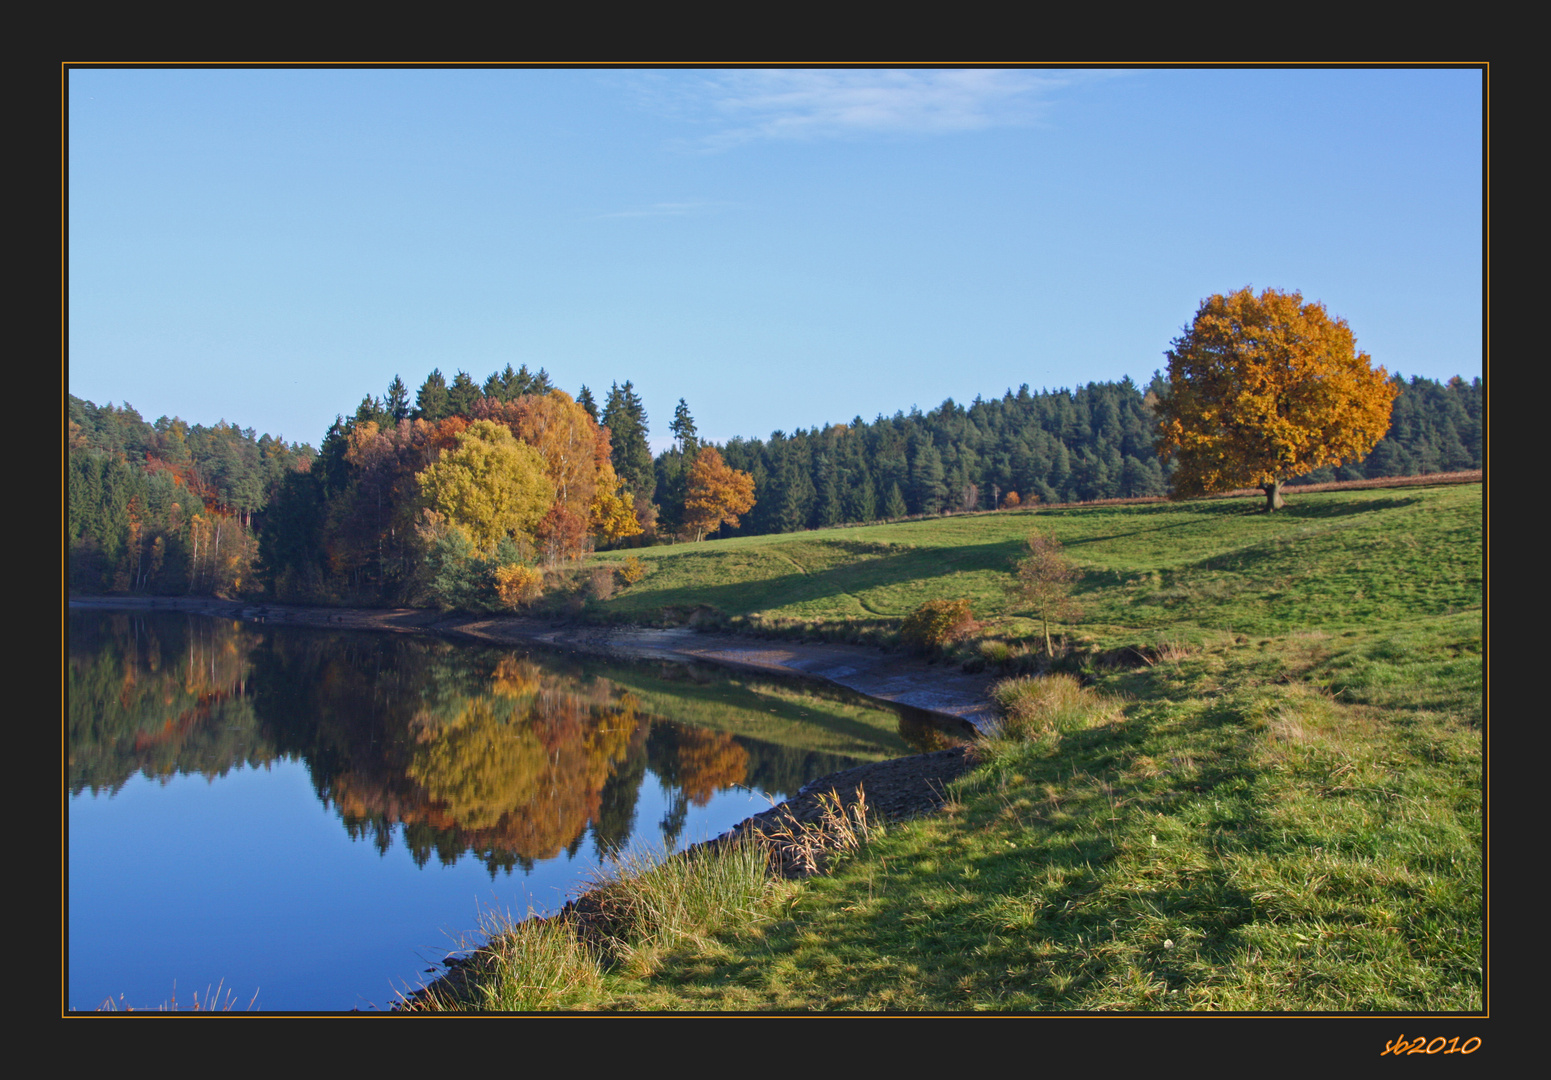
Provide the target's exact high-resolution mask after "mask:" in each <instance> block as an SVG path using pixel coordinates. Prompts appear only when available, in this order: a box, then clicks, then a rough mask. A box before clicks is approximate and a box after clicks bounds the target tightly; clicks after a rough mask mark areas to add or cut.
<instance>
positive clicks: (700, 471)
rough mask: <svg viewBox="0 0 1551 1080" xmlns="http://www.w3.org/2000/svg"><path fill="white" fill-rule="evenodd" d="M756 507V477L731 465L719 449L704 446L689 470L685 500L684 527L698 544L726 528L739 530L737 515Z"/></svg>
mask: <svg viewBox="0 0 1551 1080" xmlns="http://www.w3.org/2000/svg"><path fill="white" fill-rule="evenodd" d="M753 508H754V477H753V476H751V475H750V474H748V473H746V472H742V471H740V470H738V469H734V468H733V467H732V466H730V465H728V464H727V463H726V462H725V461H723V460H722V455H721V451H719V450H717V449H716V447H714V446H706V447H702V448H701V450H700V453H699V454H697V455H695V460H694V463H693V464H692V465H690V467H689V493H688V494H687V495H686V496H685V498H684V524H685V525H686V526H687V527H688V528H689V529H690V530H691V531H692V532H694V534H695V540H696V542H699V541H700V540H701V538H703V537H704V536H705V534H706V533H711V532H715V531H716V530H717V529H720V528H721V527H722V526H723V525H731V526H733V527H734V528H736V527H737V524H738V515H739V514H746V513H748V512H749V511H750V510H752V509H753Z"/></svg>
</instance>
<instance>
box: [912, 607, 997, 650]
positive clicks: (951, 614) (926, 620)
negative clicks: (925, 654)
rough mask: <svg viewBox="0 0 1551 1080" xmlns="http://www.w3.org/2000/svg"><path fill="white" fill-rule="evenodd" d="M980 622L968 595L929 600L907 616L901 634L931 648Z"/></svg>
mask: <svg viewBox="0 0 1551 1080" xmlns="http://www.w3.org/2000/svg"><path fill="white" fill-rule="evenodd" d="M979 625H980V624H979V623H977V622H976V621H975V617H974V615H973V614H971V613H970V610H969V601H968V600H967V599H964V600H928V601H927V602H926V603H924V604H922V605H921V606H920V607H918V608H916V609H915V610H914V611H912V612H911V613H910V614H909V615H908V616H906V617H905V623H904V625H903V626H901V627H900V630H899V636H900V637H901V638H902V639H903V640H904V642H905V644H907V645H911V646H913V647H915V648H918V649H924V650H928V651H929V650H932V649H937V648H941V647H942V646H944V645H947V644H948V643H950V642H953V641H957V640H959V639H960V638H962V637H966V636H968V635H969V634H972V633H974V632H975V630H976V629H977V628H978V627H979Z"/></svg>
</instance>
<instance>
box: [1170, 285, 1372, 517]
mask: <svg viewBox="0 0 1551 1080" xmlns="http://www.w3.org/2000/svg"><path fill="white" fill-rule="evenodd" d="M1172 345H1173V347H1172V348H1171V349H1170V350H1169V352H1168V354H1167V355H1168V358H1169V394H1168V397H1166V398H1165V399H1164V400H1163V401H1162V402H1161V403H1160V405H1159V408H1158V420H1159V443H1158V452H1159V455H1160V456H1165V457H1170V456H1171V457H1173V458H1174V461H1175V463H1176V467H1175V471H1174V476H1173V497H1175V498H1190V497H1192V496H1198V495H1205V494H1210V493H1212V492H1217V491H1226V490H1229V489H1232V488H1236V487H1258V488H1260V489H1262V490H1263V491H1264V492H1265V493H1266V510H1267V511H1272V510H1277V509H1279V508H1280V507H1281V506H1282V505H1283V503H1282V495H1281V488H1282V482H1283V481H1284V480H1287V479H1290V478H1292V477H1295V476H1302V475H1303V474H1305V473H1308V472H1312V471H1313V470H1315V469H1318V468H1322V467H1324V466H1326V465H1339V464H1341V463H1342V462H1345V461H1353V460H1356V459H1359V458H1362V457H1363V456H1365V455H1366V454H1367V453H1368V452H1369V451H1370V450H1372V449H1373V447H1374V444H1375V443H1377V442H1378V441H1379V440H1380V439H1382V438H1383V437H1384V433H1385V432H1386V431H1387V430H1389V415H1390V406H1391V405H1393V404H1394V400H1395V394H1396V390H1395V387H1394V386H1393V385H1392V384H1391V383H1390V382H1389V379H1388V374H1387V373H1386V372H1385V370H1384V369H1383V368H1382V367H1379V368H1374V367H1371V366H1370V363H1369V358H1368V354H1367V353H1363V352H1358V351H1357V345H1356V339H1355V338H1354V337H1353V336H1352V331H1351V328H1350V327H1349V326H1347V324H1346V320H1345V319H1333V318H1331V317H1330V315H1329V314H1327V313H1326V311H1325V305H1324V304H1321V303H1318V302H1310V303H1307V304H1306V303H1304V302H1303V295H1302V294H1301V293H1299V292H1296V291H1294V292H1281V291H1280V290H1277V289H1266V290H1264V291H1263V292H1261V294H1260V295H1259V296H1256V295H1255V294H1254V293H1253V292H1252V291H1251V290H1250V289H1249V288H1248V287H1246V288H1243V289H1240V290H1239V291H1238V292H1235V293H1230V294H1229V295H1227V296H1221V295H1218V296H1211V297H1208V298H1207V299H1206V300H1204V301H1203V302H1202V304H1201V307H1200V310H1199V311H1197V312H1196V317H1195V321H1194V322H1193V323H1192V324H1191V325H1190V326H1189V327H1187V328H1186V330H1185V332H1184V333H1183V334H1182V335H1181V336H1180V337H1178V338H1176V339H1175V340H1174V342H1173V343H1172Z"/></svg>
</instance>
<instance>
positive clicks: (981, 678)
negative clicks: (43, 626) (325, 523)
mask: <svg viewBox="0 0 1551 1080" xmlns="http://www.w3.org/2000/svg"><path fill="white" fill-rule="evenodd" d="M67 604H68V608H71V609H82V610H117V611H182V612H187V613H190V614H199V615H215V616H220V617H224V618H230V619H239V620H242V621H244V622H254V623H274V624H277V625H281V626H308V627H317V628H321V629H330V630H376V631H386V632H389V633H401V634H404V633H407V634H437V635H442V636H446V637H457V638H463V639H465V640H469V641H474V642H478V643H481V644H485V645H537V646H540V647H542V648H547V649H555V650H560V651H565V652H573V653H581V654H584V655H589V656H598V657H603V658H607V659H614V660H666V661H674V662H679V663H706V664H713V665H716V666H718V667H724V668H729V669H732V670H735V671H751V672H758V673H760V674H765V675H779V676H786V677H796V678H801V679H811V680H816V681H819V682H826V683H830V684H832V685H835V686H839V687H842V688H844V689H847V690H851V691H854V692H856V693H859V694H862V695H865V696H866V697H869V698H873V699H875V700H877V701H881V702H885V703H887V704H889V705H894V706H898V707H903V708H906V709H910V710H913V711H917V712H921V713H925V714H927V715H928V716H930V717H931V718H932V719H934V720H936V721H938V722H946V723H948V724H949V725H951V726H954V727H958V728H960V729H962V730H964V731H966V732H971V733H973V734H975V735H981V734H984V733H985V732H986V730H987V729H988V727H989V726H990V725H991V724H992V723H994V722H995V719H996V707H995V706H994V705H993V704H992V703H991V700H990V698H989V696H988V691H989V690H990V687H991V684H992V683H993V682H995V681H996V679H995V677H994V676H990V675H986V674H969V673H966V672H963V671H960V670H959V669H957V668H955V667H952V666H947V665H940V664H933V663H928V662H926V661H924V660H920V659H918V658H916V657H913V656H909V655H907V654H902V653H885V652H882V651H881V650H879V649H875V648H870V647H868V646H863V645H844V644H832V643H827V642H825V643H816V644H814V643H805V642H791V641H780V640H764V639H759V638H753V637H743V636H739V635H735V634H725V633H709V634H708V633H701V632H699V631H697V630H693V629H690V628H688V627H675V628H672V629H654V628H650V627H639V626H607V627H606V626H591V625H586V624H581V623H572V622H564V621H553V620H546V619H533V618H526V617H523V616H517V615H456V614H444V613H442V612H439V611H434V610H430V609H425V608H331V607H307V606H302V605H292V604H270V603H250V602H246V601H242V600H221V599H218V598H215V597H193V596H166V597H161V596H158V597H147V596H70V597H69V598H68V600H67Z"/></svg>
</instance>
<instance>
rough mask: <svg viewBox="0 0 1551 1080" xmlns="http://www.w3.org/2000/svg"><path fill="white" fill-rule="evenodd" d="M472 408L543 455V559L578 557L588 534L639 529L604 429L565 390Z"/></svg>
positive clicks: (618, 533) (540, 532)
mask: <svg viewBox="0 0 1551 1080" xmlns="http://www.w3.org/2000/svg"><path fill="white" fill-rule="evenodd" d="M475 412H476V415H478V416H480V417H482V418H488V419H490V420H493V421H495V422H496V423H500V424H505V425H506V426H507V427H508V428H509V429H510V430H511V432H512V433H513V434H514V435H516V436H517V438H518V439H520V440H521V441H522V442H524V443H526V444H527V445H529V446H531V447H533V448H534V449H535V450H537V451H538V452H539V455H540V456H541V457H542V458H543V461H544V474H545V475H546V476H547V477H548V478H549V481H550V483H551V484H552V485H553V487H554V501H553V503H552V505H551V506H550V507H549V508H548V510H547V512H546V513H545V514H544V516H543V518H542V520H541V521H540V522H539V524H538V526H537V530H536V531H537V534H538V539H539V544H540V547H541V549H542V550H543V552H544V554H545V556H546V558H547V559H548V561H549V562H551V563H554V562H559V561H560V560H562V559H568V558H577V557H579V556H581V555H582V554H583V553H584V551H585V548H586V541H587V537H588V536H589V535H593V536H602V537H605V538H606V539H616V538H618V537H621V536H630V535H633V534H635V533H638V532H640V531H641V527H640V526H639V525H638V524H636V522H635V520H634V515H633V514H632V513H631V512H630V508H629V506H628V505H627V504H625V503H624V502H623V501H622V500H621V499H620V497H619V489H620V480H619V477H618V476H616V475H615V473H614V466H613V465H612V464H611V463H610V461H609V454H610V450H609V430H608V428H606V427H601V426H600V425H599V424H598V422H597V421H596V420H594V419H593V418H592V416H591V415H590V414H589V413H588V412H587V410H586V409H585V408H584V407H583V406H582V405H580V404H579V403H577V402H576V401H575V400H573V399H572V397H571V395H570V394H567V393H566V392H565V391H563V390H551V391H549V392H548V393H544V394H524V395H522V396H521V397H519V398H517V399H516V400H515V401H510V402H490V401H485V402H481V403H480V407H479V408H477V409H476V410H475Z"/></svg>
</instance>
